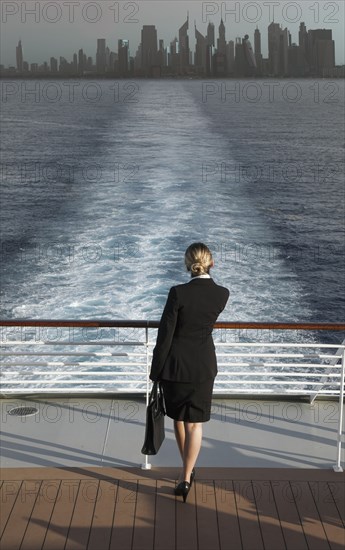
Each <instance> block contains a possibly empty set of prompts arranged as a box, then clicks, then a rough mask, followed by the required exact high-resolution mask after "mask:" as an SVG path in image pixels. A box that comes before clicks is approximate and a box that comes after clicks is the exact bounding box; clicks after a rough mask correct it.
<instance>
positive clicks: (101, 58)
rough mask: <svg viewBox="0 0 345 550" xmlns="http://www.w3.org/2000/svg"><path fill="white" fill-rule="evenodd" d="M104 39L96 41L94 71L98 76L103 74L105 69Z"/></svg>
mask: <svg viewBox="0 0 345 550" xmlns="http://www.w3.org/2000/svg"><path fill="white" fill-rule="evenodd" d="M105 50H106V46H105V38H98V39H97V54H96V69H97V73H98V74H104V73H105V68H106V52H105Z"/></svg>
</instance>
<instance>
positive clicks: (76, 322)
mask: <svg viewBox="0 0 345 550" xmlns="http://www.w3.org/2000/svg"><path fill="white" fill-rule="evenodd" d="M0 326H3V327H80V328H82V327H96V328H103V327H104V328H106V327H107V328H113V327H127V328H158V327H159V321H149V320H148V321H144V320H117V321H111V320H106V319H104V320H102V319H99V320H98V319H89V320H85V319H84V320H83V319H72V320H68V319H55V320H53V319H2V320H0ZM214 328H215V329H217V328H224V329H263V330H269V329H276V330H279V329H281V330H337V331H338V330H339V331H345V323H286V322H260V321H258V322H252V321H243V322H242V321H231V322H228V321H218V322H216V323H215V325H214Z"/></svg>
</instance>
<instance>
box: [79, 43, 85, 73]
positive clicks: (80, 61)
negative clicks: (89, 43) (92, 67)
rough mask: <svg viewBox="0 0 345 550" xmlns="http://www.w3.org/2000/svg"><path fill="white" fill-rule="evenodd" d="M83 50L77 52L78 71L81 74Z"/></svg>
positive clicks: (82, 71) (82, 69) (82, 70)
mask: <svg viewBox="0 0 345 550" xmlns="http://www.w3.org/2000/svg"><path fill="white" fill-rule="evenodd" d="M84 68H85V67H84V52H83V50H82V49H80V50H79V52H78V73H79V74H81V75H82V74H83V73H84Z"/></svg>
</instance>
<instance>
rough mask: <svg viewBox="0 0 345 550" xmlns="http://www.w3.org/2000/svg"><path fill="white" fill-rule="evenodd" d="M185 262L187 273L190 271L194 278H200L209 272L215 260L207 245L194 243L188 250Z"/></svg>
mask: <svg viewBox="0 0 345 550" xmlns="http://www.w3.org/2000/svg"><path fill="white" fill-rule="evenodd" d="M184 261H185V264H186V267H187V271H190V272H191V273H192V275H194V276H198V275H203V274H204V273H208V272H209V270H210V267H211V266H212V262H213V258H212V254H211V251H210V249H209V248H208V247H207V246H206V244H204V243H193V244H191V245H190V246H189V247H188V248H187V250H186V252H185V256H184Z"/></svg>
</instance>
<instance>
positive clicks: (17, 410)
mask: <svg viewBox="0 0 345 550" xmlns="http://www.w3.org/2000/svg"><path fill="white" fill-rule="evenodd" d="M37 413H38V409H36V407H14V408H13V409H10V410H9V411H8V414H10V415H11V416H33V415H34V414H37Z"/></svg>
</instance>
